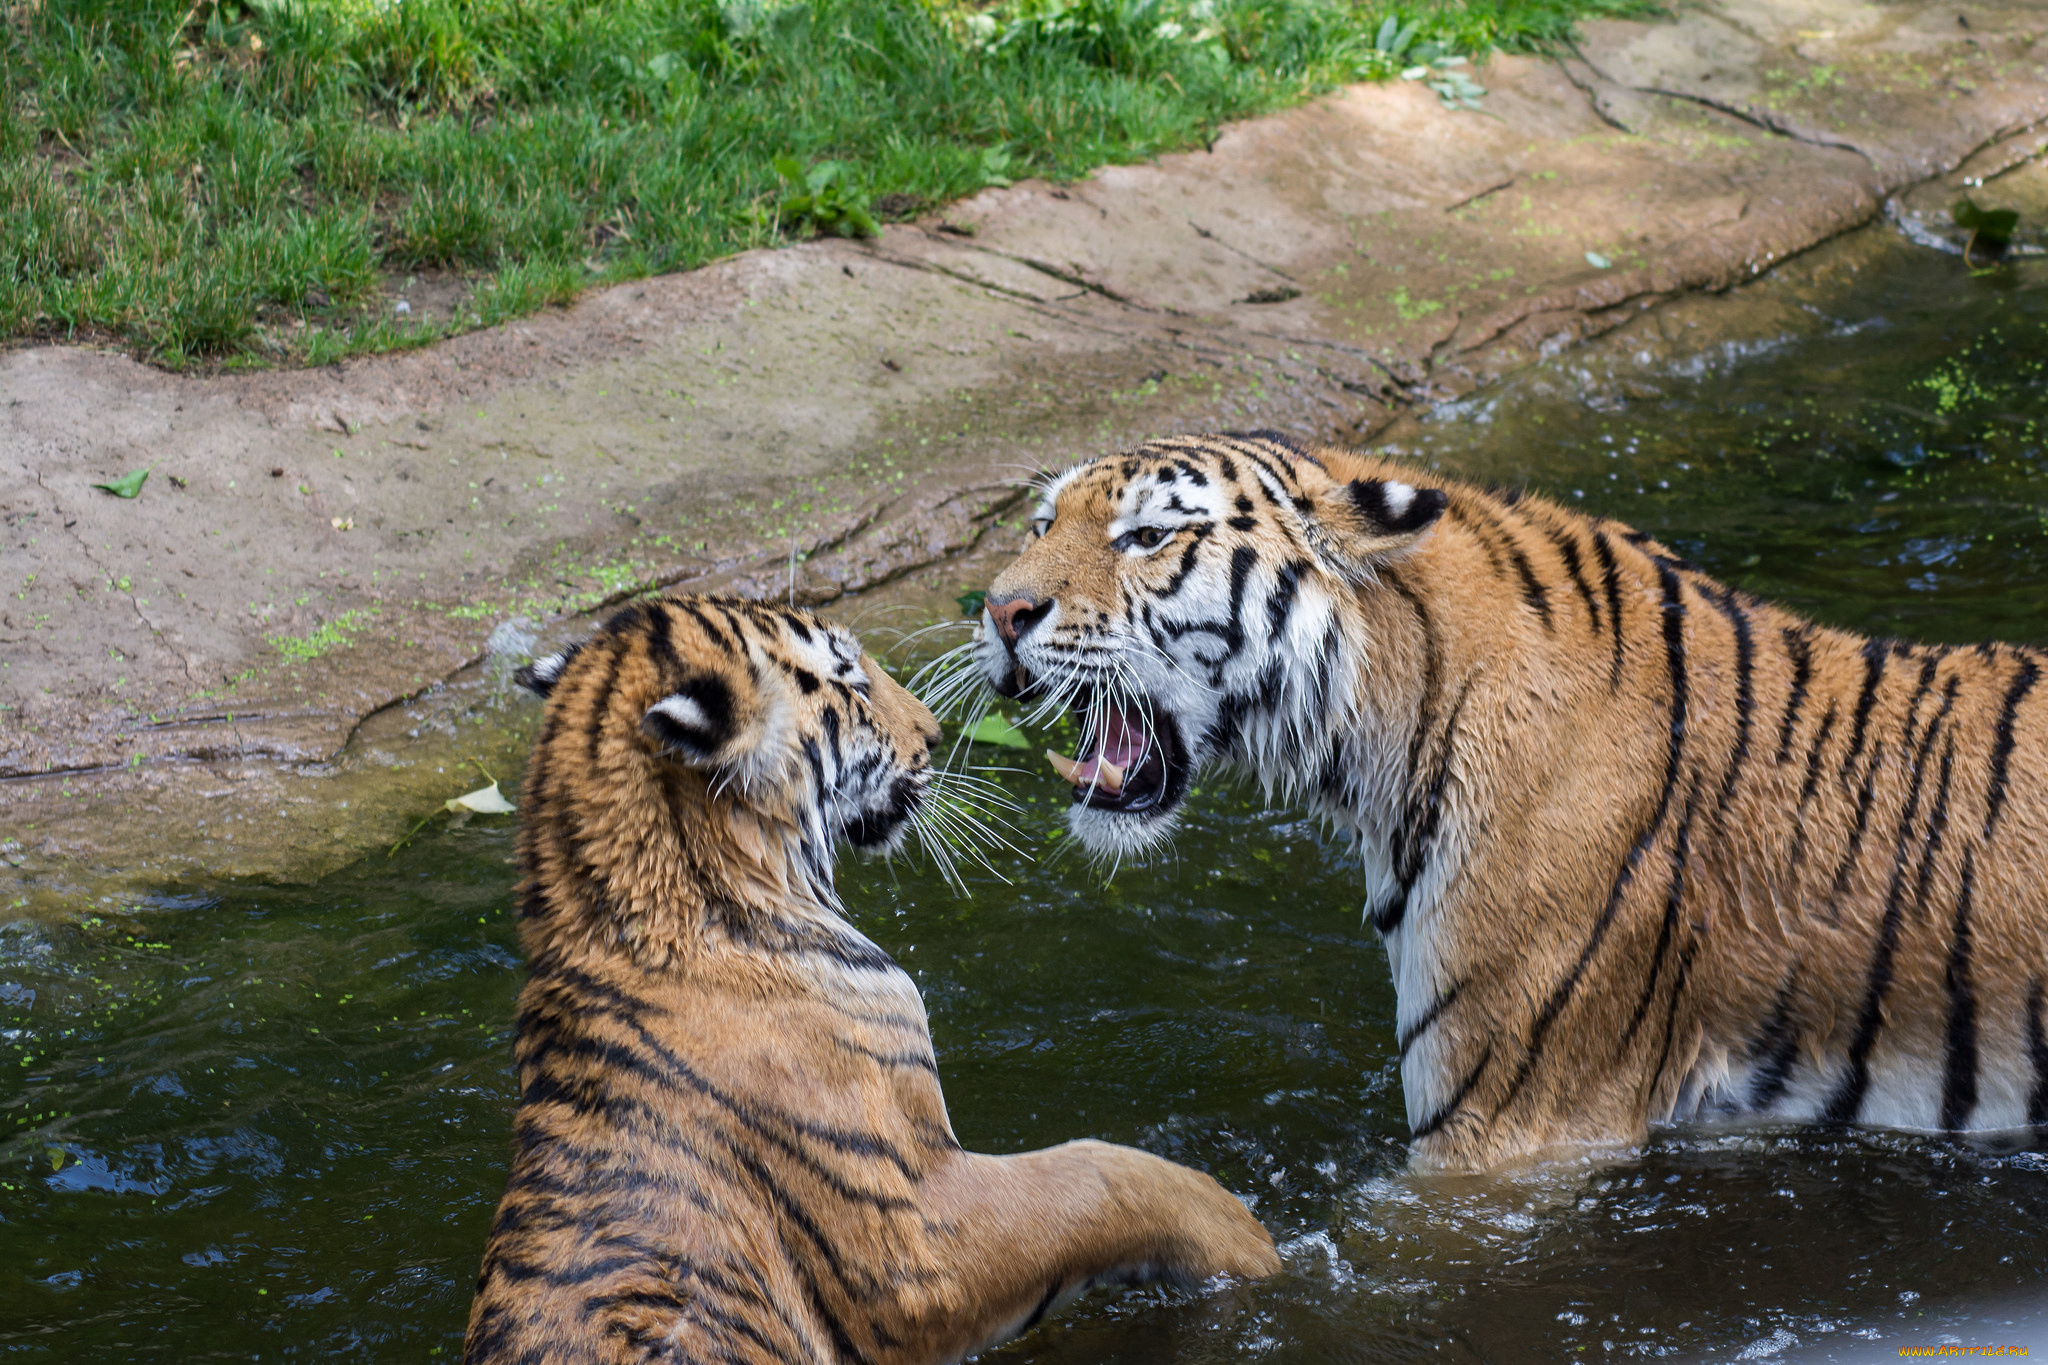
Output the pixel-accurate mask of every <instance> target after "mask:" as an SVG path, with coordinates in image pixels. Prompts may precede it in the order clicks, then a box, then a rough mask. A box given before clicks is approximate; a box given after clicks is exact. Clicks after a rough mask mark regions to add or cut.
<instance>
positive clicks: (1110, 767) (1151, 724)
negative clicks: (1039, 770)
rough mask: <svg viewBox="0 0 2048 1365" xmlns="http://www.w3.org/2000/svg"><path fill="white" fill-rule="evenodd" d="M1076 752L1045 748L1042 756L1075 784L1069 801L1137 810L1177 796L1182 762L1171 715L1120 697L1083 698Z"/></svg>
mask: <svg viewBox="0 0 2048 1365" xmlns="http://www.w3.org/2000/svg"><path fill="white" fill-rule="evenodd" d="M1075 711H1076V714H1077V716H1078V717H1079V719H1080V721H1081V736H1082V738H1081V756H1080V757H1079V758H1068V757H1067V756H1066V755H1065V754H1062V753H1058V752H1055V751H1054V750H1051V749H1048V750H1046V751H1045V761H1046V762H1048V763H1050V764H1052V767H1053V771H1054V772H1056V773H1058V774H1059V775H1060V776H1061V777H1063V778H1065V779H1066V780H1067V781H1068V782H1070V783H1072V784H1073V787H1074V800H1075V801H1076V802H1077V803H1079V804H1081V805H1084V806H1088V807H1090V808H1092V809H1094V810H1107V811H1119V812H1122V813H1124V814H1129V815H1137V814H1142V813H1145V812H1151V811H1158V810H1161V809H1163V808H1166V807H1170V806H1171V805H1173V804H1174V802H1176V801H1178V800H1179V799H1180V795H1181V789H1182V787H1183V786H1184V785H1185V771H1186V764H1185V763H1184V762H1183V761H1182V754H1183V750H1182V748H1181V742H1180V729H1179V727H1178V726H1177V725H1175V724H1174V721H1173V717H1171V716H1169V715H1166V714H1164V713H1163V712H1160V711H1157V710H1146V709H1141V708H1139V707H1136V706H1132V705H1129V704H1127V703H1122V702H1111V701H1107V700H1103V699H1099V698H1097V699H1090V700H1084V701H1083V702H1082V703H1081V704H1080V705H1078V706H1077V707H1076V708H1075Z"/></svg>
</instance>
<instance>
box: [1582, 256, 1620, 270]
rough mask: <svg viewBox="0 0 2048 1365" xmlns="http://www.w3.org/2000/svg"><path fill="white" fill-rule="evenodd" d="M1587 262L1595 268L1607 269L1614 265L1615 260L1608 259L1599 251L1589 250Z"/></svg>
mask: <svg viewBox="0 0 2048 1365" xmlns="http://www.w3.org/2000/svg"><path fill="white" fill-rule="evenodd" d="M1586 264H1587V265H1590V266H1592V267H1593V268H1594V269H1595V270H1605V269H1607V268H1608V267H1610V266H1612V265H1613V264H1614V262H1613V261H1610V260H1608V259H1607V258H1606V257H1605V256H1602V255H1601V254H1600V253H1599V252H1597V251H1589V252H1587V253H1586Z"/></svg>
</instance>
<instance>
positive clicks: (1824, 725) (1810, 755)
mask: <svg viewBox="0 0 2048 1365" xmlns="http://www.w3.org/2000/svg"><path fill="white" fill-rule="evenodd" d="M1840 714H1841V713H1840V712H1838V711H1837V710H1836V709H1835V704H1834V703H1833V702H1829V703H1828V709H1827V710H1826V711H1825V712H1823V713H1822V715H1821V718H1820V728H1819V729H1817V730H1815V731H1814V732H1813V743H1812V744H1811V745H1810V746H1808V748H1807V750H1806V782H1805V784H1804V785H1802V786H1801V787H1800V788H1799V809H1800V811H1801V812H1804V811H1805V810H1806V805H1807V803H1808V802H1809V801H1811V800H1813V794H1814V793H1815V792H1816V791H1819V790H1820V760H1821V756H1822V755H1823V754H1824V753H1825V752H1826V751H1827V747H1828V736H1829V735H1831V734H1833V733H1834V731H1835V718H1836V717H1837V716H1838V715H1840ZM1804 829H1805V826H1804V823H1803V822H1802V824H1801V832H1802V833H1804Z"/></svg>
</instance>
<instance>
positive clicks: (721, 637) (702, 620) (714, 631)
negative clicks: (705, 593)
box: [675, 602, 740, 654]
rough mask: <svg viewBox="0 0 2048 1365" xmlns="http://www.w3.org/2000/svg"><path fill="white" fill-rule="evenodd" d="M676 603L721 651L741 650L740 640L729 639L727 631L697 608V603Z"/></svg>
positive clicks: (730, 652) (732, 651) (733, 652)
mask: <svg viewBox="0 0 2048 1365" xmlns="http://www.w3.org/2000/svg"><path fill="white" fill-rule="evenodd" d="M675 605H676V606H677V607H678V608H679V609H681V610H682V612H683V613H684V614H685V615H687V616H688V617H689V618H690V619H691V620H692V621H695V622H696V623H697V628H698V629H699V630H701V631H703V632H704V638H705V639H707V640H709V641H710V642H711V643H712V644H713V645H715V646H717V647H718V648H719V649H720V650H721V651H723V652H724V653H726V654H737V653H739V652H740V648H739V644H738V642H737V641H734V640H728V639H727V638H726V636H725V632H724V631H722V630H720V629H719V628H718V625H717V623H716V622H714V621H713V620H712V619H711V618H710V617H709V616H706V615H705V614H704V613H703V612H701V611H699V610H697V607H696V604H695V603H692V602H677V603H676V604H675Z"/></svg>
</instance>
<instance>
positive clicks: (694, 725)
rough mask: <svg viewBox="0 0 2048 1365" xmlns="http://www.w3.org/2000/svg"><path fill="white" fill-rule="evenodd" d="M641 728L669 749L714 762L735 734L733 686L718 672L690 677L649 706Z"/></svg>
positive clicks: (668, 750)
mask: <svg viewBox="0 0 2048 1365" xmlns="http://www.w3.org/2000/svg"><path fill="white" fill-rule="evenodd" d="M640 729H641V732H642V733H644V734H645V735H646V736H647V737H648V738H649V739H651V740H653V741H654V742H655V743H656V744H659V745H660V746H661V747H662V748H663V749H664V750H665V751H667V752H668V753H671V754H674V755H677V756H679V757H682V758H688V759H693V760H695V761H697V762H699V763H709V762H712V761H714V760H715V759H716V758H717V756H718V754H719V753H720V751H722V750H723V749H724V748H725V747H726V745H727V744H728V743H730V742H731V740H732V737H733V695H732V688H730V687H729V686H727V685H726V682H725V680H724V679H723V678H720V677H718V676H716V675H715V674H710V673H704V674H700V675H698V676H697V677H694V678H690V679H688V680H686V681H685V682H684V683H683V685H682V686H681V687H679V688H677V689H676V690H675V691H674V692H672V693H670V694H669V695H668V696H666V697H663V698H662V699H661V700H660V701H658V702H656V703H654V705H652V706H650V707H648V708H647V714H646V715H644V716H642V717H641V718H640Z"/></svg>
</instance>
